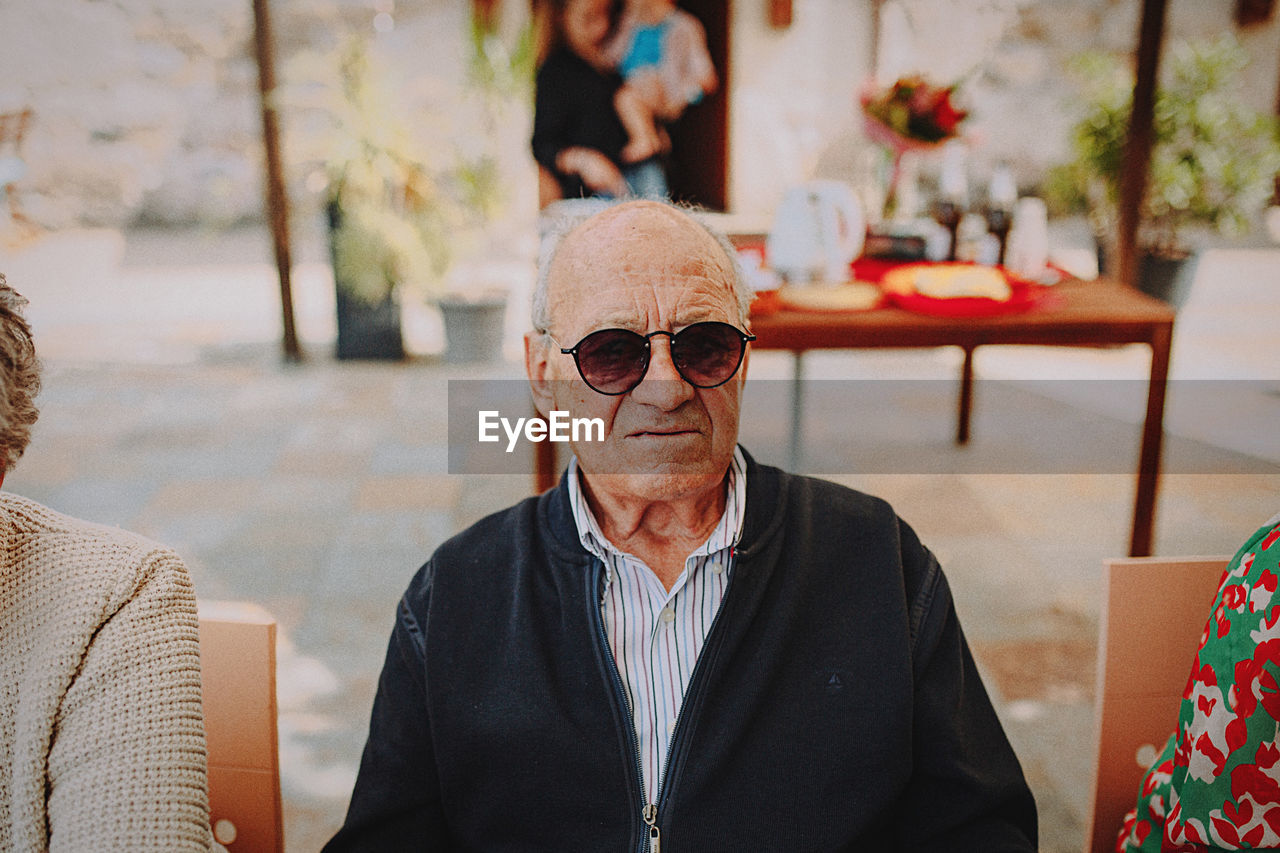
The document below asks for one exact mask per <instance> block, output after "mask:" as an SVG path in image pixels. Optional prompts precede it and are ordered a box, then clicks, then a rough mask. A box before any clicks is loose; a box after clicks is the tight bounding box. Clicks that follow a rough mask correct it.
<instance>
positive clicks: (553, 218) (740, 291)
mask: <svg viewBox="0 0 1280 853" xmlns="http://www.w3.org/2000/svg"><path fill="white" fill-rule="evenodd" d="M622 201H625V199H599V198H587V199H569V200H566V201H557V202H555V203H553V204H551V205H549V206H548V207H547V208H546V209H545V210H544V211H543V212H542V214H541V215H540V216H539V223H538V230H539V232H540V237H541V240H540V242H539V248H538V279H537V282H536V283H535V284H534V286H533V294H532V296H531V298H530V300H529V301H530V318H531V319H532V321H533V329H534V331H536V332H540V333H542V334H544V335H545V334H548V333H549V331H550V329H551V302H550V290H551V265H552V262H553V261H554V260H555V257H556V253H557V252H559V251H560V246H561V244H563V243H564V239H565V237H567V236H569V234H570V232H572V231H573V230H575V229H576V228H577V227H578V226H579V225H582V224H583V223H584V222H586V221H587V220H588V219H590V218H591V217H593V216H595V215H596V214H597V213H601V212H603V211H605V210H608V209H609V208H611V207H616V206H617V205H618V204H621V203H622ZM659 203H660V204H665V205H667V206H668V207H670V208H672V209H674V210H678V211H680V212H681V213H684V214H685V215H687V216H688V217H689V218H690V219H692V220H693V221H694V222H696V223H697V224H698V225H699V226H700V227H701V228H702V229H703V230H704V231H705V232H706V233H707V234H708V235H709V236H710V237H711V238H712V239H713V240H715V241H716V243H717V244H718V245H719V246H720V248H721V249H722V250H723V251H724V255H725V258H726V259H727V260H728V262H729V269H730V272H731V275H732V278H733V280H732V281H731V282H730V284H731V285H732V287H733V295H734V297H735V299H736V300H737V303H738V320H739V322H740V323H741V324H742V328H744V329H746V328H748V325H747V321H748V317H749V316H750V313H751V312H750V309H751V300H752V299H753V298H754V297H755V294H754V293H753V292H752V290H751V288H750V287H749V286H748V285H747V279H746V276H744V275H743V273H742V265H741V264H740V263H739V262H738V251H737V249H735V248H734V247H733V244H732V243H731V242H729V238H728V237H726V236H724V235H723V234H721V233H720V232H719V231H717V230H716V229H715V228H713V227H711V225H709V224H708V223H707V222H706V220H704V219H703V218H702V216H701V215H700V211H699V210H698V209H697V208H695V207H693V206H692V205H687V204H677V203H675V202H670V201H661V202H659Z"/></svg>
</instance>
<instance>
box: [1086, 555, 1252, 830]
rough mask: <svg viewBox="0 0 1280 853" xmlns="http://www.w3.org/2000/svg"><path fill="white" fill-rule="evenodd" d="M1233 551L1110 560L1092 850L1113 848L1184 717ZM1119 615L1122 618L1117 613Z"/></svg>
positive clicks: (1102, 644)
mask: <svg viewBox="0 0 1280 853" xmlns="http://www.w3.org/2000/svg"><path fill="white" fill-rule="evenodd" d="M1227 561H1228V558H1227V557H1182V558H1173V557H1134V558H1129V559H1116V560H1104V561H1103V589H1104V590H1105V595H1104V597H1103V604H1102V618H1101V622H1100V628H1099V637H1098V681H1097V694H1096V698H1095V699H1094V709H1095V716H1096V729H1097V732H1098V752H1097V759H1096V761H1095V764H1094V768H1095V769H1094V789H1093V809H1092V814H1091V819H1090V824H1089V832H1088V835H1086V836H1085V853H1104V851H1105V853H1110V851H1112V850H1115V842H1116V835H1117V833H1118V832H1119V831H1120V823H1121V821H1122V820H1123V819H1124V814H1125V812H1127V811H1128V810H1129V809H1131V808H1133V804H1134V803H1135V802H1136V801H1137V798H1138V782H1139V781H1140V780H1141V779H1142V776H1143V774H1144V773H1146V771H1147V767H1149V766H1150V762H1151V761H1152V760H1153V759H1154V758H1155V757H1156V754H1157V753H1158V752H1159V750H1160V749H1161V748H1162V747H1163V746H1164V742H1165V740H1167V739H1168V737H1169V735H1171V734H1172V733H1173V730H1174V728H1175V727H1176V726H1177V723H1178V709H1179V706H1180V704H1181V702H1182V692H1183V690H1184V689H1185V688H1186V685H1187V677H1188V675H1189V674H1190V673H1191V663H1192V661H1193V660H1194V659H1195V654H1196V649H1197V648H1199V646H1200V635H1201V633H1202V632H1203V631H1204V626H1205V622H1206V621H1208V618H1209V608H1210V605H1212V604H1213V598H1214V595H1215V594H1216V593H1217V590H1218V582H1219V581H1220V580H1221V578H1222V571H1223V569H1225V568H1226V565H1227ZM1113 615H1114V618H1112V617H1113Z"/></svg>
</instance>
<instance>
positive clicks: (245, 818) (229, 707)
mask: <svg viewBox="0 0 1280 853" xmlns="http://www.w3.org/2000/svg"><path fill="white" fill-rule="evenodd" d="M199 606H200V668H201V672H202V673H203V676H202V681H203V690H204V720H205V735H206V737H207V738H208V743H209V811H210V821H211V823H212V824H213V835H214V840H216V841H217V842H218V843H219V844H221V845H223V846H224V847H226V849H227V850H228V851H229V853H238V852H239V851H245V853H258V851H274V852H275V853H279V851H281V850H283V849H284V821H283V819H282V813H281V804H280V752H279V747H278V743H277V739H276V622H275V620H274V619H273V618H271V616H270V614H268V613H267V612H266V611H264V610H263V609H262V608H260V607H257V606H255V605H252V604H245V603H240V602H221V601H201V602H200V605H199Z"/></svg>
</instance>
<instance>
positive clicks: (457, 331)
mask: <svg viewBox="0 0 1280 853" xmlns="http://www.w3.org/2000/svg"><path fill="white" fill-rule="evenodd" d="M436 304H438V305H439V306H440V314H441V316H443V317H444V338H445V344H446V346H445V352H444V358H445V361H447V362H449V363H451V364H461V363H468V362H493V361H499V360H500V359H501V358H502V331H503V327H504V325H505V320H506V315H507V294H506V293H505V292H490V293H486V294H482V295H481V296H479V297H472V298H468V297H465V296H460V295H448V296H445V297H443V298H441V299H440V301H439V302H438V303H436Z"/></svg>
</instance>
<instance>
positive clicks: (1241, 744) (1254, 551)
mask: <svg viewBox="0 0 1280 853" xmlns="http://www.w3.org/2000/svg"><path fill="white" fill-rule="evenodd" d="M1278 542H1280V516H1277V517H1276V518H1273V519H1272V520H1271V521H1269V522H1268V523H1267V524H1265V525H1263V526H1262V527H1261V528H1259V529H1258V531H1257V532H1256V533H1254V535H1253V536H1252V537H1250V539H1249V541H1248V542H1246V543H1245V544H1244V546H1243V547H1241V548H1240V550H1239V551H1237V552H1236V555H1235V556H1234V557H1232V559H1231V562H1230V563H1229V564H1228V565H1227V569H1226V571H1225V572H1224V573H1223V575H1222V581H1221V582H1220V583H1219V585H1218V594H1217V597H1216V598H1215V599H1214V603H1213V610H1212V611H1211V612H1210V614H1209V620H1208V622H1207V623H1206V624H1205V629H1204V633H1203V634H1202V635H1201V637H1200V649H1199V651H1198V652H1197V653H1196V658H1195V662H1194V663H1193V664H1192V667H1191V675H1190V677H1189V678H1188V679H1187V687H1186V690H1185V691H1184V692H1183V696H1182V709H1181V711H1180V713H1179V714H1178V728H1177V731H1176V732H1175V733H1174V735H1173V736H1172V737H1170V739H1169V742H1168V743H1167V744H1166V745H1165V749H1164V751H1163V752H1162V753H1161V755H1160V757H1159V758H1157V759H1156V762H1155V764H1153V765H1152V767H1151V769H1150V770H1149V771H1147V774H1146V776H1144V777H1143V780H1142V788H1141V791H1140V793H1139V797H1138V804H1137V807H1136V809H1135V810H1134V811H1131V812H1130V813H1129V814H1128V815H1126V817H1125V822H1124V826H1123V827H1122V828H1121V831H1120V835H1119V837H1118V838H1117V841H1116V850H1117V853H1131V851H1160V850H1164V851H1188V853H1192V852H1193V851H1210V850H1258V849H1264V848H1275V847H1280V596H1277V595H1276V587H1277V581H1278V580H1280V544H1277V543H1278Z"/></svg>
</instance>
